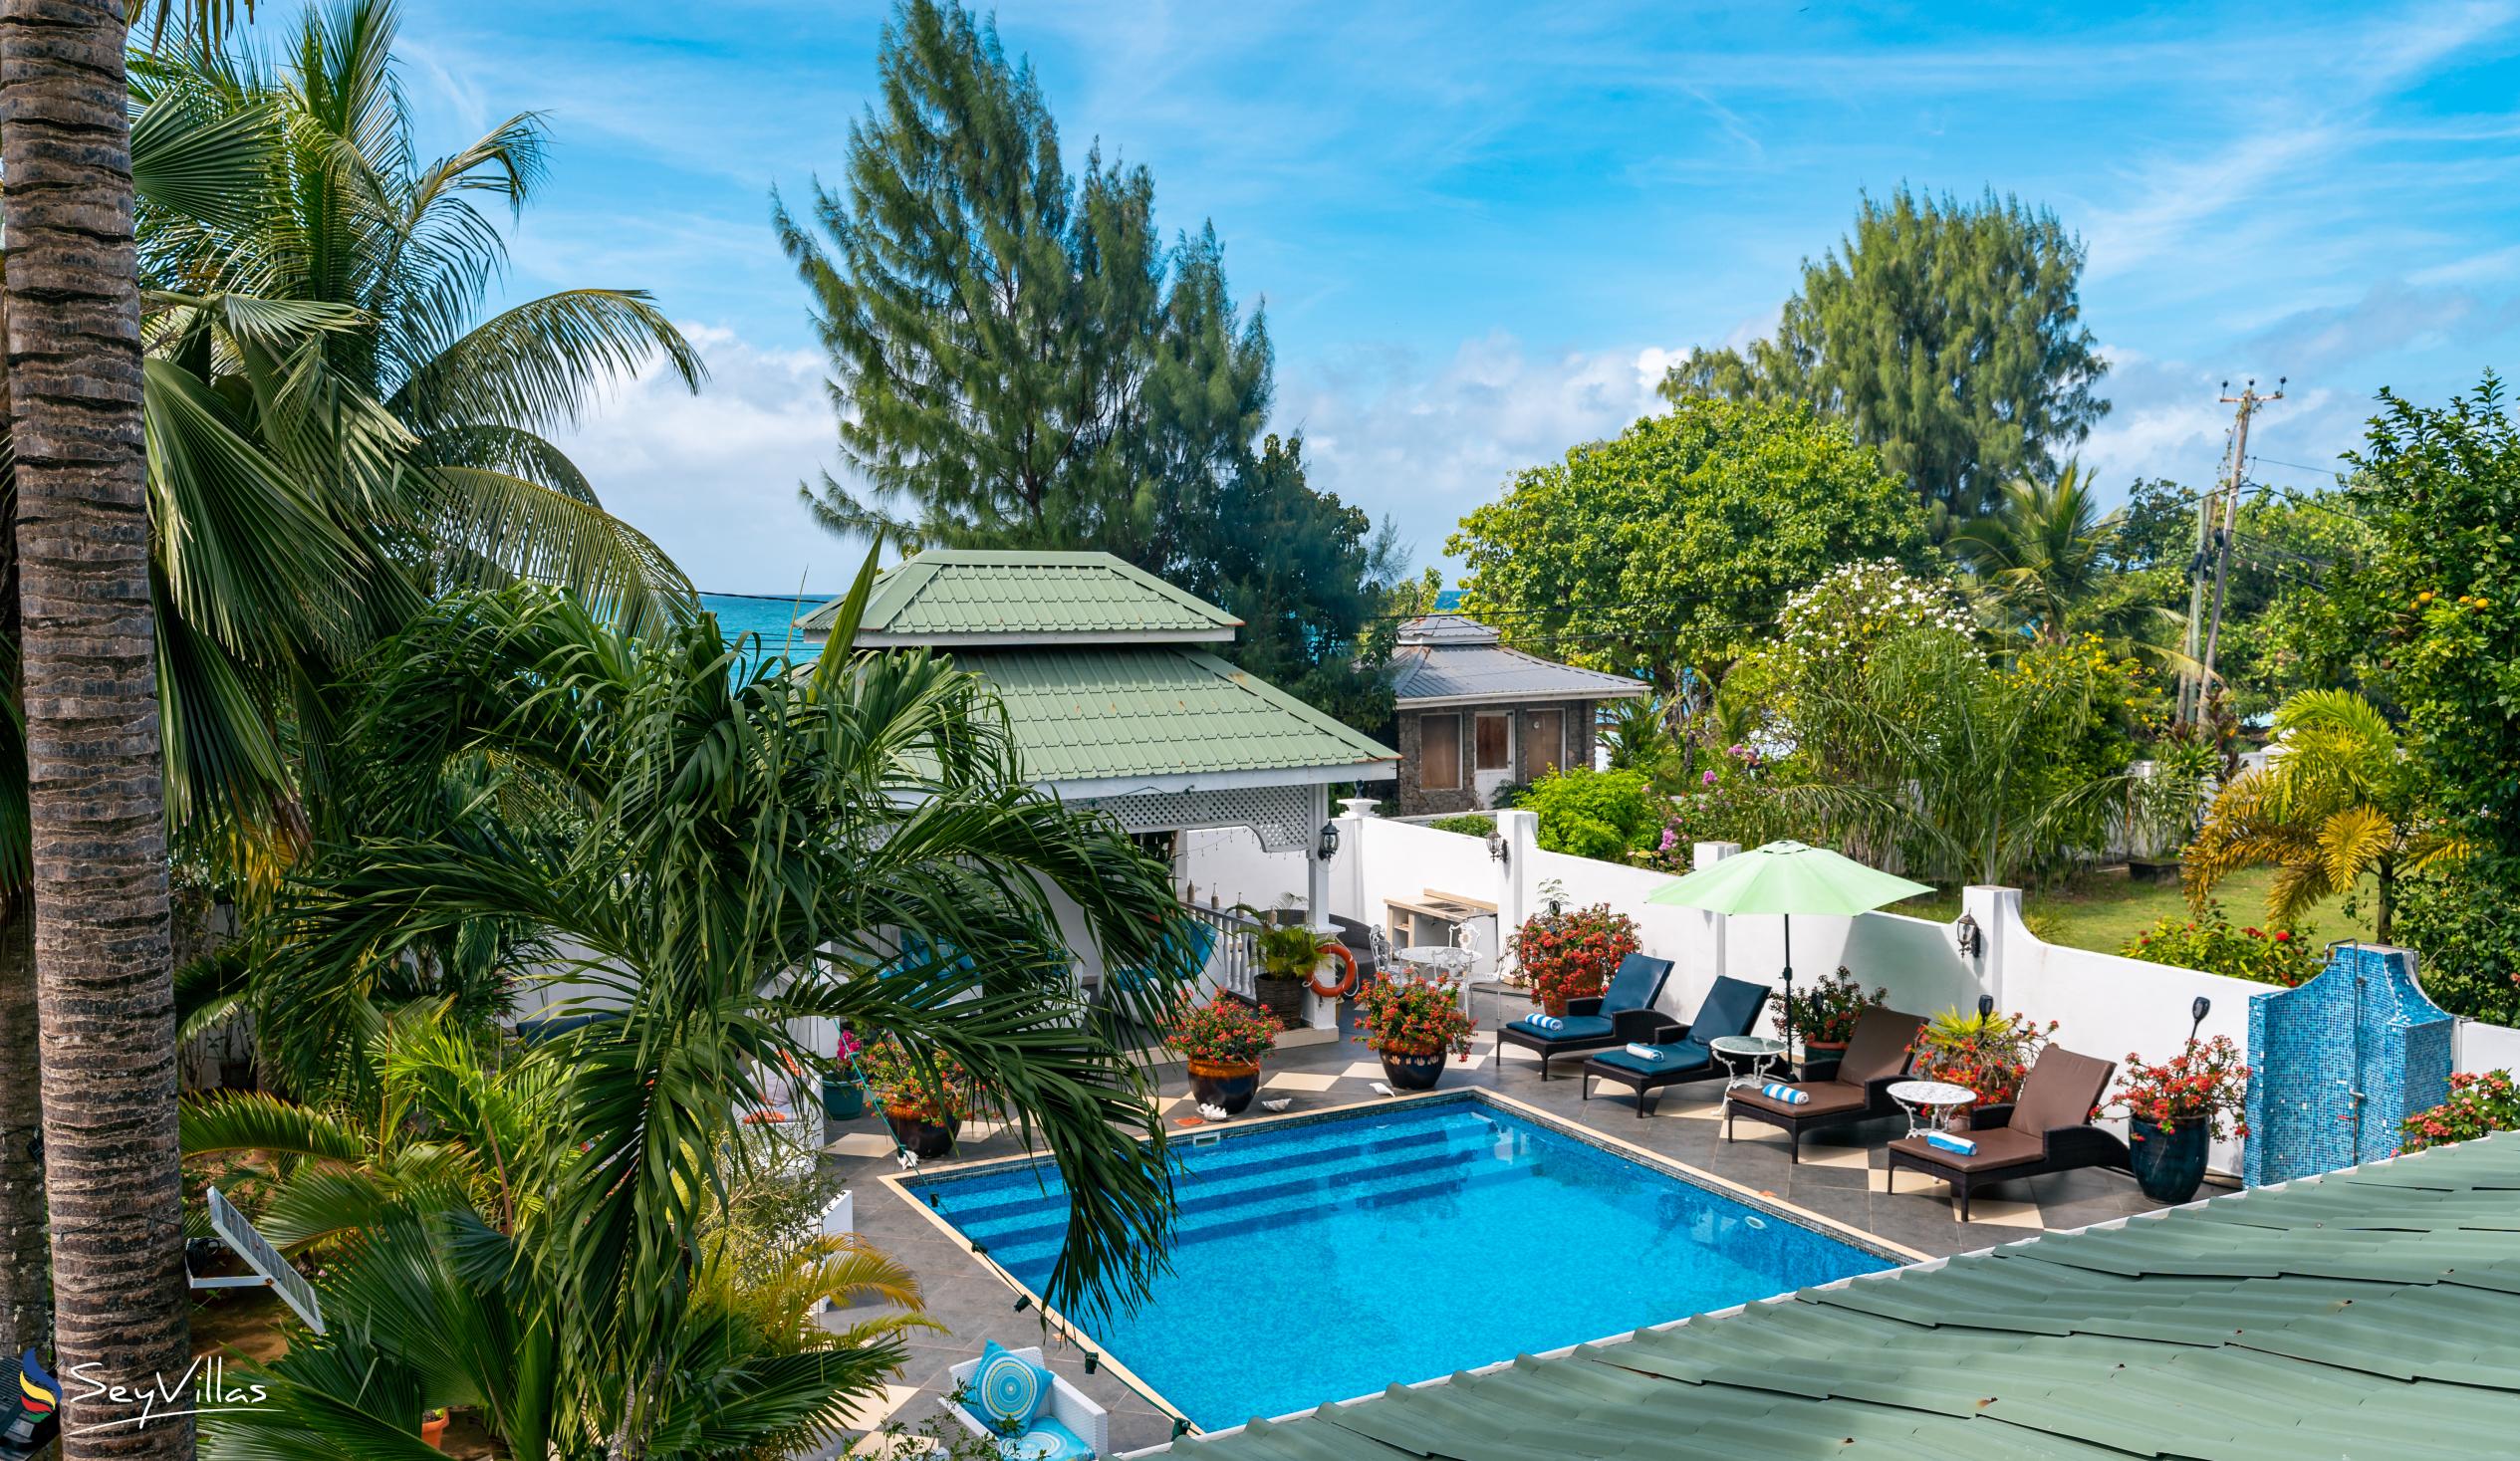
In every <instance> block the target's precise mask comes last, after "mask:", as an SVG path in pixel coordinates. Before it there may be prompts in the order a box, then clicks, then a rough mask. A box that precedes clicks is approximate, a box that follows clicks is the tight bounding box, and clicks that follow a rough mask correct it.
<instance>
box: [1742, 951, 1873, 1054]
mask: <svg viewBox="0 0 2520 1461" xmlns="http://www.w3.org/2000/svg"><path fill="white" fill-rule="evenodd" d="M1889 1002H1890V990H1889V989H1887V988H1885V987H1883V986H1881V985H1875V986H1874V987H1873V988H1872V989H1870V990H1867V989H1866V988H1865V987H1864V981H1862V980H1860V979H1858V978H1856V977H1855V971H1854V970H1852V969H1849V968H1848V967H1846V966H1845V965H1844V964H1841V965H1839V966H1838V971H1837V972H1836V973H1834V974H1824V975H1822V976H1821V977H1820V978H1818V979H1814V980H1812V981H1810V982H1809V983H1807V984H1806V985H1805V986H1804V987H1803V988H1801V989H1798V990H1795V991H1794V992H1793V993H1792V994H1790V995H1788V996H1786V997H1785V998H1784V999H1783V1000H1782V1001H1780V1002H1779V1003H1778V1005H1777V1007H1776V1009H1775V1010H1774V1011H1773V1012H1772V1013H1771V1014H1770V1016H1769V1018H1770V1019H1771V1020H1773V1021H1774V1022H1775V1024H1776V1031H1777V1033H1778V1034H1779V1035H1784V1034H1788V1033H1794V1032H1799V1033H1800V1034H1801V1035H1802V1037H1803V1041H1804V1043H1805V1044H1807V1045H1844V1044H1845V1043H1846V1042H1848V1041H1849V1040H1852V1039H1854V1038H1855V1026H1856V1022H1857V1021H1859V1020H1861V1019H1863V1018H1864V1012H1865V1011H1866V1010H1870V1009H1875V1008H1878V1007H1880V1006H1882V1005H1885V1004H1888V1003H1889Z"/></svg>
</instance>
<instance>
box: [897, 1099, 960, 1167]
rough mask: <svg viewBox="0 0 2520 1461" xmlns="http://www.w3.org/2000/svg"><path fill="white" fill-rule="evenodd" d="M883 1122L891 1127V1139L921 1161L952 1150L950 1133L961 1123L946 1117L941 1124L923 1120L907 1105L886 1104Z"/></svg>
mask: <svg viewBox="0 0 2520 1461" xmlns="http://www.w3.org/2000/svg"><path fill="white" fill-rule="evenodd" d="M883 1121H884V1124H885V1125H888V1126H890V1127H891V1128H892V1139H893V1140H895V1141H898V1142H900V1143H901V1144H902V1145H903V1146H905V1147H907V1148H909V1150H910V1153H911V1154H912V1155H914V1156H917V1157H918V1158H920V1159H921V1160H933V1159H934V1158H936V1157H940V1156H943V1155H944V1154H945V1153H946V1152H948V1151H951V1150H953V1149H954V1132H955V1131H956V1130H957V1129H959V1128H960V1127H961V1125H962V1122H961V1121H959V1120H955V1119H952V1118H950V1117H948V1118H947V1119H946V1120H945V1122H944V1123H943V1124H942V1125H939V1124H938V1123H936V1122H934V1121H931V1120H929V1119H927V1118H926V1117H925V1116H924V1115H921V1114H920V1113H919V1112H918V1110H917V1109H916V1108H914V1107H910V1106H899V1105H887V1106H885V1107H884V1108H883Z"/></svg>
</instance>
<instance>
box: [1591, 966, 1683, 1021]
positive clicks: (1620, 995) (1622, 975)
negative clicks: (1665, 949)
mask: <svg viewBox="0 0 2520 1461" xmlns="http://www.w3.org/2000/svg"><path fill="white" fill-rule="evenodd" d="M1670 974H1671V961H1670V960H1669V959H1651V958H1647V957H1645V956H1644V955H1643V954H1630V955H1629V956H1628V957H1626V958H1624V959H1622V960H1620V961H1619V972H1618V973H1616V974H1614V975H1612V976H1611V979H1610V987H1609V988H1608V989H1605V990H1603V991H1602V1013H1603V1014H1605V1015H1616V1014H1618V1013H1619V1012H1620V1011H1621V1010H1649V1009H1651V1008H1653V1001H1654V997H1655V996H1657V995H1659V994H1661V993H1662V981H1663V980H1665V979H1667V978H1669V977H1670Z"/></svg>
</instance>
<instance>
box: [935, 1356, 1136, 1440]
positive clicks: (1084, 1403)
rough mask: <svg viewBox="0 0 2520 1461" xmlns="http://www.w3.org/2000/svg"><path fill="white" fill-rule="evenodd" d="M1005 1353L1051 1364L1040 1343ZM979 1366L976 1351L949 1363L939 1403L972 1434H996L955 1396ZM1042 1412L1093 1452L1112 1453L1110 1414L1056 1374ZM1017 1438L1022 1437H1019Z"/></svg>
mask: <svg viewBox="0 0 2520 1461" xmlns="http://www.w3.org/2000/svg"><path fill="white" fill-rule="evenodd" d="M1008 1352H1009V1353H1012V1354H1013V1355H1014V1356H1015V1357H1016V1358H1018V1359H1027V1360H1030V1361H1032V1362H1033V1363H1035V1364H1038V1365H1041V1366H1042V1368H1044V1369H1048V1368H1049V1367H1050V1366H1049V1363H1048V1362H1047V1361H1045V1360H1044V1359H1043V1358H1042V1357H1041V1346H1040V1345H1038V1344H1035V1345H1032V1346H1030V1347H1028V1348H1023V1349H1014V1350H1009V1351H1008ZM979 1368H980V1356H979V1355H977V1354H974V1355H972V1356H971V1357H970V1358H968V1359H966V1360H964V1361H962V1362H961V1363H960V1364H956V1365H952V1366H949V1367H948V1368H947V1369H946V1370H945V1374H946V1376H947V1377H948V1380H949V1383H948V1384H947V1385H946V1394H945V1398H944V1400H943V1401H942V1402H941V1403H942V1404H943V1405H944V1407H945V1413H946V1414H948V1415H950V1416H952V1417H953V1418H954V1419H956V1420H958V1421H960V1422H962V1427H963V1429H965V1430H967V1431H969V1432H971V1433H972V1434H973V1435H975V1436H989V1435H995V1434H996V1432H994V1431H992V1430H990V1429H989V1428H988V1426H986V1425H985V1424H983V1423H981V1420H980V1417H978V1416H976V1415H974V1414H972V1413H971V1412H970V1411H969V1410H966V1409H964V1408H963V1406H962V1402H961V1401H959V1400H957V1399H955V1398H954V1396H955V1395H956V1394H958V1393H964V1392H966V1391H967V1390H968V1389H969V1387H970V1385H971V1379H972V1376H973V1375H974V1374H976V1373H978V1372H979ZM1045 1413H1046V1414H1048V1415H1049V1417H1050V1418H1051V1419H1053V1420H1055V1421H1057V1422H1059V1423H1060V1424H1061V1425H1064V1426H1066V1427H1067V1428H1068V1429H1070V1430H1072V1431H1074V1432H1076V1436H1077V1439H1079V1440H1081V1441H1083V1442H1085V1443H1086V1444H1087V1445H1088V1446H1090V1447H1092V1448H1093V1452H1094V1454H1095V1455H1097V1456H1108V1455H1110V1454H1111V1453H1112V1417H1111V1413H1110V1412H1109V1411H1106V1410H1105V1409H1104V1408H1103V1407H1102V1406H1100V1405H1097V1404H1095V1403H1094V1402H1093V1401H1091V1400H1089V1399H1087V1398H1086V1397H1085V1392H1084V1391H1083V1390H1080V1389H1078V1388H1077V1387H1076V1386H1074V1385H1072V1384H1069V1383H1068V1382H1067V1380H1066V1379H1065V1378H1063V1377H1062V1376H1060V1375H1058V1374H1055V1373H1054V1374H1052V1375H1051V1376H1050V1399H1049V1403H1048V1405H1047V1406H1046V1407H1045ZM1018 1439H1021V1438H1020V1437H1018Z"/></svg>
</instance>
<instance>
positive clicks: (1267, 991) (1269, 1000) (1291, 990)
mask: <svg viewBox="0 0 2520 1461" xmlns="http://www.w3.org/2000/svg"><path fill="white" fill-rule="evenodd" d="M1251 994H1252V998H1253V999H1254V1000H1256V1001H1258V1002H1259V1005H1260V1008H1262V1009H1263V1010H1266V1011H1268V1012H1269V1013H1270V1014H1272V1015H1275V1016H1277V1019H1278V1028H1279V1029H1280V1030H1292V1029H1294V1028H1295V1027H1296V1026H1298V1025H1301V1024H1303V1023H1304V981H1303V980H1301V979H1279V978H1276V977H1274V976H1272V975H1267V974H1261V975H1256V976H1254V977H1253V979H1252V981H1251Z"/></svg>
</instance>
